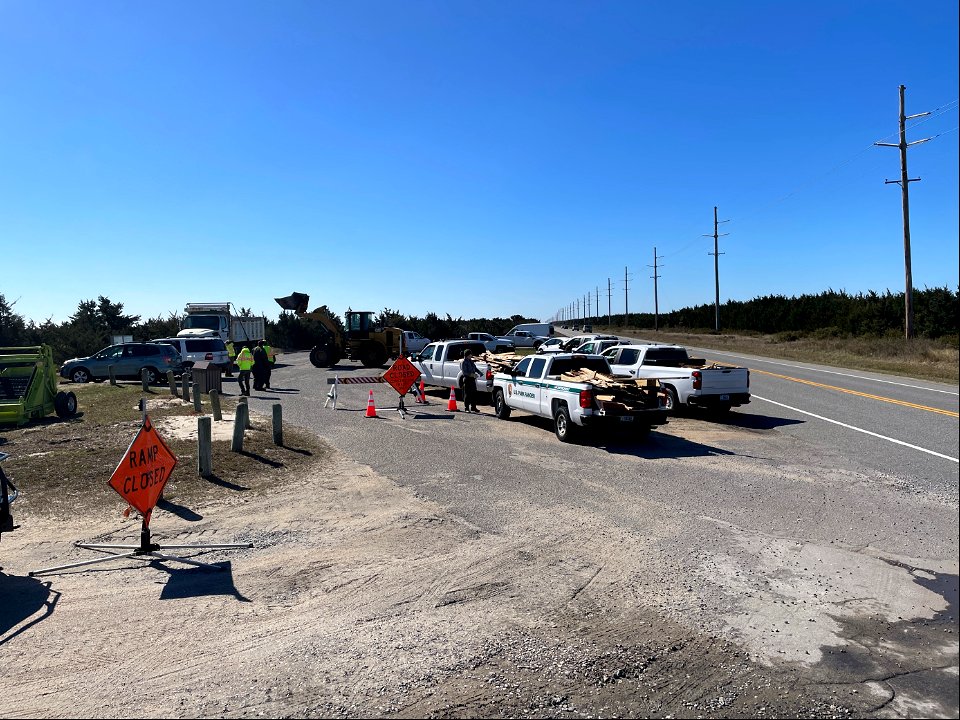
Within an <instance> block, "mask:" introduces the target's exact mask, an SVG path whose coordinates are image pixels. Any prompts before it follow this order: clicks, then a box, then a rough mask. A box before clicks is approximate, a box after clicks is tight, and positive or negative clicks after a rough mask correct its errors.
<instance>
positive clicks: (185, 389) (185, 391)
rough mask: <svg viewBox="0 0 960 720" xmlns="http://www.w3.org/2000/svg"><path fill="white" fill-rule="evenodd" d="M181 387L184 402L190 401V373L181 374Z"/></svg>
mask: <svg viewBox="0 0 960 720" xmlns="http://www.w3.org/2000/svg"><path fill="white" fill-rule="evenodd" d="M180 389H181V392H182V395H181V397H182V398H183V401H184V402H190V375H189V374H188V373H184V374H183V375H181V376H180Z"/></svg>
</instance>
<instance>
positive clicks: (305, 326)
mask: <svg viewBox="0 0 960 720" xmlns="http://www.w3.org/2000/svg"><path fill="white" fill-rule="evenodd" d="M913 302H914V318H915V319H914V327H915V331H916V335H917V337H916V338H914V339H912V340H910V341H906V340H904V339H903V293H891V292H889V291H887V292H886V293H883V294H879V293H874V292H870V293H866V294H859V295H849V294H847V293H846V292H843V291H839V292H837V291H834V290H828V291H826V292H823V293H820V294H819V295H801V296H800V297H790V298H788V297H784V296H781V295H770V296H766V297H758V298H754V299H753V300H748V301H739V300H736V301H735V300H730V301H727V302H726V303H724V304H723V305H721V306H720V327H721V333H716V332H714V331H713V328H714V320H715V309H714V306H713V305H698V306H696V307H692V308H684V309H682V310H676V311H673V312H670V313H664V314H662V315H660V317H659V327H660V331H659V333H658V334H656V335H653V334H652V333H653V332H654V331H653V330H652V328H653V327H654V317H653V315H652V314H650V313H630V315H629V317H628V318H626V319H625V318H624V317H623V315H622V314H621V315H614V316H612V318H611V320H612V323H610V324H608V323H607V322H606V321H607V317H605V316H600V317H593V318H587V319H586V322H588V323H592V324H593V326H594V331H596V332H600V331H601V329H606V330H608V331H615V332H617V334H621V335H622V334H628V335H630V334H632V335H634V336H636V337H644V338H646V339H656V340H662V341H677V342H682V343H684V344H688V345H699V346H702V347H716V348H717V349H729V350H734V349H736V350H738V351H740V352H746V353H754V354H761V355H769V356H773V357H783V358H790V359H795V360H803V361H807V362H817V363H823V364H827V365H840V366H844V367H859V368H863V369H868V370H878V371H882V372H890V373H896V374H906V375H915V376H918V377H927V378H931V379H936V380H943V381H947V382H956V381H957V374H958V370H957V366H958V362H957V358H958V353H957V348H958V314H960V305H958V293H957V292H956V291H954V290H951V289H949V288H946V287H943V288H928V289H924V290H915V291H914V294H913ZM240 314H250V311H249V310H246V309H244V308H241V309H240ZM377 319H378V321H379V322H380V323H381V324H383V325H388V326H396V327H401V328H404V329H408V330H416V331H417V332H419V333H420V334H421V335H423V336H425V337H429V338H432V339H434V340H438V339H442V338H455V337H462V336H464V335H465V334H466V333H468V332H473V331H480V332H490V333H494V334H500V333H503V332H506V331H507V330H509V329H510V328H511V327H512V326H514V325H517V324H519V323H522V322H535V321H536V319H535V318H526V317H523V316H521V315H514V316H512V317H509V318H492V319H490V318H473V319H470V320H464V319H463V318H456V319H454V318H453V317H451V316H450V315H446V316H445V317H440V316H439V315H437V314H435V313H428V314H427V315H426V316H424V317H416V316H407V315H403V314H401V313H399V312H397V311H395V310H391V309H389V308H384V309H383V310H382V311H381V312H380V313H379V315H378V318H377ZM582 322H584V321H583V320H581V321H580V323H582ZM177 330H179V319H178V317H177V316H176V315H174V314H173V313H171V314H170V315H169V316H168V317H166V318H159V317H158V318H152V319H149V320H143V321H142V320H141V319H140V317H139V316H135V315H134V316H131V315H125V314H124V313H123V305H122V304H120V303H115V302H112V301H111V300H109V299H107V298H105V297H102V296H101V297H99V298H98V299H97V300H85V301H83V302H81V303H80V304H79V305H78V307H77V311H76V313H75V314H74V315H73V316H71V317H70V319H69V320H68V321H67V322H64V323H60V324H56V323H53V322H51V321H49V320H48V321H46V322H43V323H41V324H37V323H35V322H33V321H32V320H31V321H26V320H24V319H23V318H22V317H20V316H19V315H17V314H16V313H15V312H14V308H13V307H12V305H10V304H9V303H8V302H7V301H6V299H5V298H4V296H3V295H2V294H0V345H8V346H15V345H37V344H40V343H46V344H48V345H50V346H51V347H52V348H53V353H54V359H55V360H56V361H57V362H62V361H63V360H64V359H66V358H68V357H73V356H76V355H85V354H89V353H91V352H95V351H97V350H99V349H100V348H102V347H105V346H106V345H109V344H110V338H111V336H112V335H132V336H133V338H134V340H147V339H149V338H151V337H163V336H170V335H175V334H176V332H177ZM323 334H324V330H323V328H322V327H321V326H320V325H319V323H316V322H313V321H310V320H301V319H300V318H298V317H297V316H296V315H294V314H293V313H291V312H287V311H283V312H281V313H280V315H279V317H278V319H277V320H267V338H268V340H269V341H270V342H271V344H272V345H274V346H275V347H278V348H284V349H288V350H302V349H309V348H311V347H313V345H314V344H316V342H317V341H318V340H319V339H322V337H323ZM668 334H669V335H668Z"/></svg>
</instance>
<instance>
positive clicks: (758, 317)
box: [580, 287, 960, 347]
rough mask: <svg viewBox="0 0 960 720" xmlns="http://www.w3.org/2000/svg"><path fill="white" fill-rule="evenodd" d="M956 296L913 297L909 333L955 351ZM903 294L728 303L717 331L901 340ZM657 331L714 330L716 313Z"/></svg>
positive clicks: (931, 292) (637, 323)
mask: <svg viewBox="0 0 960 720" xmlns="http://www.w3.org/2000/svg"><path fill="white" fill-rule="evenodd" d="M958 310H960V305H958V293H957V292H956V291H954V290H950V289H949V288H946V287H942V288H928V289H924V290H914V291H913V313H914V333H915V334H916V336H917V337H921V338H930V339H938V338H943V339H944V340H945V341H946V342H947V343H948V344H952V346H953V347H956V346H957V332H958V330H957V327H958V326H957V315H958ZM903 317H904V298H903V293H891V292H890V291H889V290H888V291H887V292H886V293H884V294H882V295H881V294H878V293H875V292H869V293H866V294H863V293H861V294H859V295H848V294H847V293H846V292H844V291H842V290H841V291H839V292H837V291H835V290H827V291H826V292H822V293H820V294H819V295H801V296H799V297H785V296H783V295H767V296H765V297H758V298H754V299H753V300H746V301H742V300H728V301H727V302H725V303H723V304H722V305H721V306H720V329H721V330H722V331H724V332H736V333H761V334H766V335H773V334H779V335H782V336H783V337H784V339H797V338H800V337H807V336H812V337H816V338H852V337H883V336H901V337H902V336H903ZM580 322H581V323H582V322H587V323H592V324H593V325H597V324H613V325H620V326H624V325H628V326H632V327H641V328H652V327H653V326H654V316H653V313H630V316H629V317H628V318H626V320H625V319H624V317H623V314H622V313H621V314H620V315H613V316H612V317H610V318H609V323H608V316H606V315H601V316H599V317H592V318H587V319H586V320H585V321H580ZM659 326H660V328H662V329H667V328H676V329H681V330H684V329H685V330H694V331H696V332H704V331H705V330H704V329H706V328H709V329H710V330H711V331H712V330H713V329H714V328H715V327H716V308H715V307H714V306H713V305H712V304H711V305H697V306H695V307H692V308H683V309H682V310H674V311H673V312H668V313H661V314H660V317H659Z"/></svg>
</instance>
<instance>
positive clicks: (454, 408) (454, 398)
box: [447, 388, 457, 412]
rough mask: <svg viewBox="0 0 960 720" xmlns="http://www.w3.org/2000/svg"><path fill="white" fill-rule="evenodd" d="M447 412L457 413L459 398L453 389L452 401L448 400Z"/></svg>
mask: <svg viewBox="0 0 960 720" xmlns="http://www.w3.org/2000/svg"><path fill="white" fill-rule="evenodd" d="M447 410H450V411H452V412H456V411H457V396H456V394H454V392H453V388H450V399H449V400H447Z"/></svg>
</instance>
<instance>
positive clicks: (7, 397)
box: [0, 345, 77, 425]
mask: <svg viewBox="0 0 960 720" xmlns="http://www.w3.org/2000/svg"><path fill="white" fill-rule="evenodd" d="M52 412H56V413H57V416H58V417H61V418H68V417H73V416H74V415H76V414H77V396H76V395H74V394H73V393H72V392H62V391H60V392H58V391H57V366H56V365H54V363H53V352H52V351H51V350H50V346H49V345H35V346H32V347H0V425H25V424H27V423H28V422H30V421H31V420H39V419H41V418H43V417H46V416H47V415H49V414H50V413H52Z"/></svg>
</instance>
